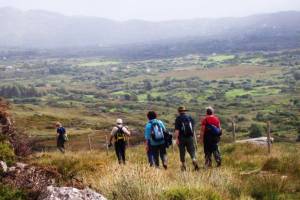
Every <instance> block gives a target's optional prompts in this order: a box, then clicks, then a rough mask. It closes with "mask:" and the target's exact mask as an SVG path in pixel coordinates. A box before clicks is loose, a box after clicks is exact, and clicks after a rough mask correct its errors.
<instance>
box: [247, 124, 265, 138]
mask: <svg viewBox="0 0 300 200" xmlns="http://www.w3.org/2000/svg"><path fill="white" fill-rule="evenodd" d="M263 132H264V129H263V127H262V126H261V125H259V124H251V126H250V128H249V137H251V138H256V137H261V136H262V135H263Z"/></svg>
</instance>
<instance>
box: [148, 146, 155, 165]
mask: <svg viewBox="0 0 300 200" xmlns="http://www.w3.org/2000/svg"><path fill="white" fill-rule="evenodd" d="M147 157H148V162H149V164H150V167H152V166H153V164H154V160H153V153H152V151H151V150H150V149H149V150H148V151H147Z"/></svg>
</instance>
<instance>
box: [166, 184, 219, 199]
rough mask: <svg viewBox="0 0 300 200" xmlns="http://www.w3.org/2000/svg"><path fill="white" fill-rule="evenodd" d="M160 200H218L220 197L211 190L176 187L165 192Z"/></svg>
mask: <svg viewBox="0 0 300 200" xmlns="http://www.w3.org/2000/svg"><path fill="white" fill-rule="evenodd" d="M162 199H166V200H193V199H194V200H196V199H197V200H219V199H221V197H220V195H219V194H218V193H216V192H215V191H213V190H209V189H205V190H204V189H199V188H188V187H176V188H171V189H169V190H167V191H165V192H164V193H163V195H162Z"/></svg>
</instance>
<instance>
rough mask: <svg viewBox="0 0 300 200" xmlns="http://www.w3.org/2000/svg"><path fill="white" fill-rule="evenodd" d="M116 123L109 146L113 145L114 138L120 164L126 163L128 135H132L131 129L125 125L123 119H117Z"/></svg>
mask: <svg viewBox="0 0 300 200" xmlns="http://www.w3.org/2000/svg"><path fill="white" fill-rule="evenodd" d="M116 123H117V124H116V126H115V127H113V129H112V131H111V134H110V139H109V145H108V146H109V147H111V146H112V140H113V138H114V141H115V142H114V146H115V151H116V155H117V158H118V161H119V164H124V165H125V151H126V136H128V137H129V136H130V131H129V130H128V129H127V128H126V127H125V126H123V120H122V119H117V121H116Z"/></svg>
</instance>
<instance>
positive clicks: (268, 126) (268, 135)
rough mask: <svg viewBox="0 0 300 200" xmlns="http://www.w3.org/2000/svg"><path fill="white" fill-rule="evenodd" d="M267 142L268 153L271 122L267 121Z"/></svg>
mask: <svg viewBox="0 0 300 200" xmlns="http://www.w3.org/2000/svg"><path fill="white" fill-rule="evenodd" d="M267 129H268V130H267V140H268V141H267V142H268V153H269V154H270V153H271V122H270V121H268V122H267Z"/></svg>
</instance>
